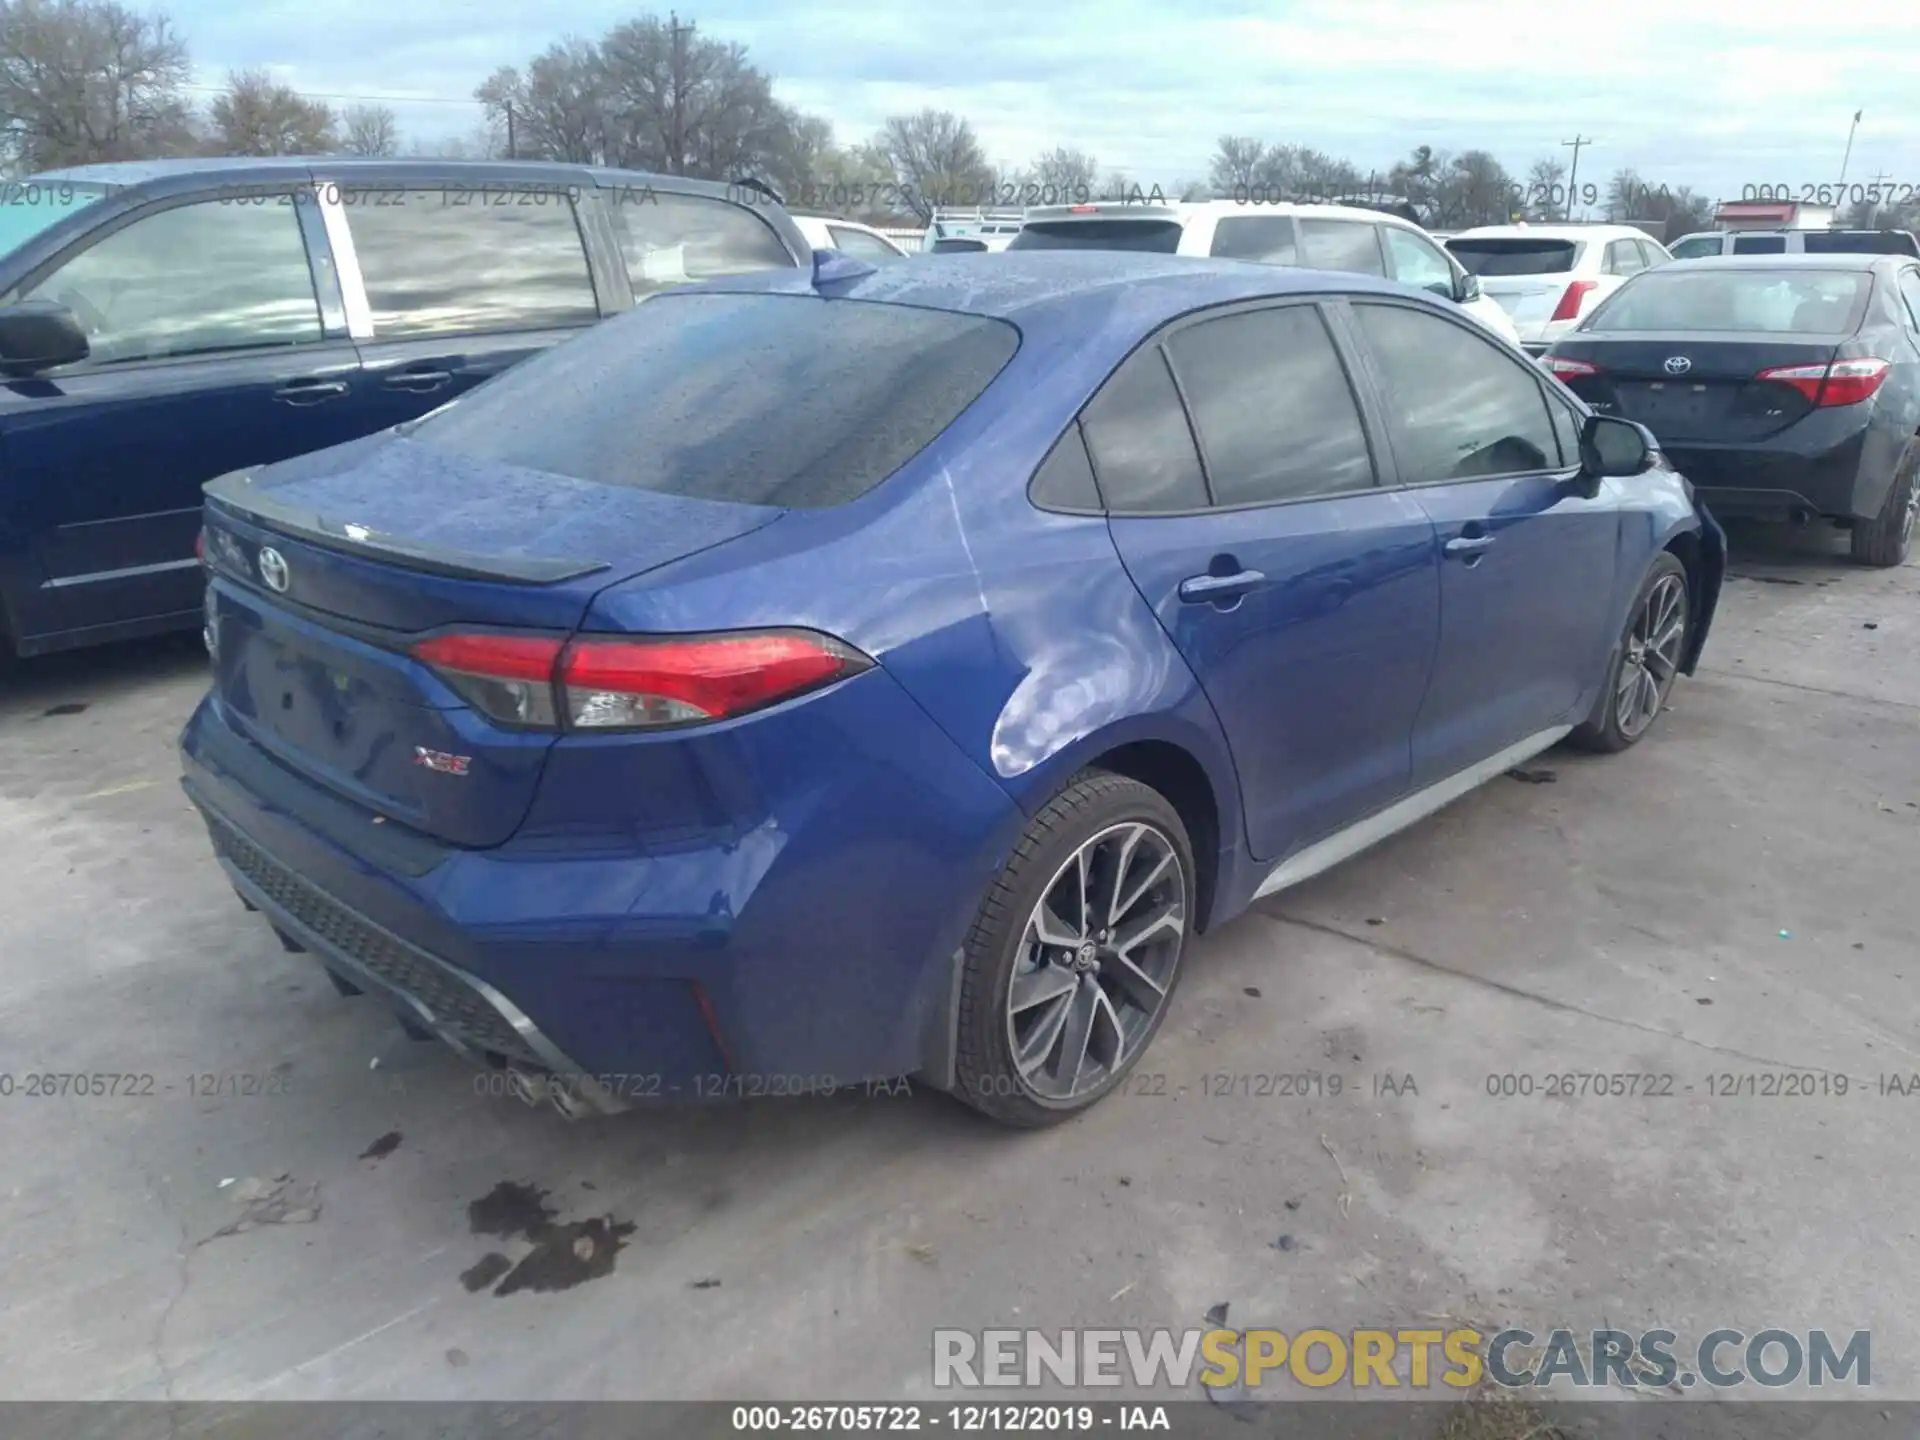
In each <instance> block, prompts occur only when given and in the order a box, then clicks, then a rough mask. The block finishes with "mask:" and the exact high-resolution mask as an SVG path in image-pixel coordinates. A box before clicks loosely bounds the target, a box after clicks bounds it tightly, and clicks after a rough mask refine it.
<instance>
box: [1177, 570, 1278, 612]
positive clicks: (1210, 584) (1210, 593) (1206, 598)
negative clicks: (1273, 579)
mask: <svg viewBox="0 0 1920 1440" xmlns="http://www.w3.org/2000/svg"><path fill="white" fill-rule="evenodd" d="M1266 579H1267V577H1266V576H1264V575H1262V574H1261V573H1260V572H1259V571H1258V570H1242V571H1239V572H1238V573H1237V574H1233V575H1194V576H1190V577H1189V578H1187V579H1185V580H1182V581H1181V582H1180V598H1181V599H1182V600H1185V601H1186V602H1187V603H1188V604H1189V605H1201V604H1207V603H1210V602H1212V601H1215V600H1233V599H1237V598H1238V597H1240V596H1242V595H1244V594H1246V593H1247V592H1248V591H1249V590H1251V589H1253V588H1254V587H1255V586H1256V585H1262V584H1265V583H1266Z"/></svg>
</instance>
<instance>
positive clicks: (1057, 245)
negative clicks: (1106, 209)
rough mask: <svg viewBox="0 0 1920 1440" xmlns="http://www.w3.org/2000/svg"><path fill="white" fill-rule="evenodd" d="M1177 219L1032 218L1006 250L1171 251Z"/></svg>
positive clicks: (1177, 233) (1176, 239)
mask: <svg viewBox="0 0 1920 1440" xmlns="http://www.w3.org/2000/svg"><path fill="white" fill-rule="evenodd" d="M1180 228H1181V227H1180V222H1179V221H1178V220H1033V221H1029V222H1028V223H1027V228H1026V229H1024V230H1022V231H1021V232H1020V233H1019V234H1018V235H1016V236H1014V237H1013V244H1011V245H1009V246H1008V247H1007V248H1008V249H1009V250H1140V251H1145V252H1147V253H1149V254H1153V255H1171V254H1173V253H1174V252H1175V251H1176V250H1178V249H1179V248H1180Z"/></svg>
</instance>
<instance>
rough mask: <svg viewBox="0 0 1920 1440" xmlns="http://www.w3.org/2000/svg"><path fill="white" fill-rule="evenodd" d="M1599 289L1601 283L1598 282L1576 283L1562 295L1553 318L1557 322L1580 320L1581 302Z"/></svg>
mask: <svg viewBox="0 0 1920 1440" xmlns="http://www.w3.org/2000/svg"><path fill="white" fill-rule="evenodd" d="M1599 288H1600V282H1599V281H1598V280H1576V281H1574V282H1573V283H1572V284H1571V285H1569V286H1567V288H1566V290H1565V291H1563V292H1562V293H1561V296H1560V303H1559V305H1558V306H1556V307H1555V309H1554V312H1553V318H1554V319H1555V320H1578V319H1579V318H1580V302H1581V301H1582V300H1584V299H1586V298H1587V295H1588V293H1589V292H1590V291H1593V290H1598V289H1599Z"/></svg>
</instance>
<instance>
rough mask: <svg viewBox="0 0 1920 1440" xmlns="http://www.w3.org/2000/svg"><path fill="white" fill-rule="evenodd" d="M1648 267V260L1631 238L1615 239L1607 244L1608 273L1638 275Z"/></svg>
mask: <svg viewBox="0 0 1920 1440" xmlns="http://www.w3.org/2000/svg"><path fill="white" fill-rule="evenodd" d="M1646 268H1647V262H1646V260H1645V259H1644V258H1642V256H1641V254H1640V247H1639V245H1637V244H1635V243H1634V242H1633V241H1631V240H1615V241H1614V242H1613V243H1612V244H1610V245H1608V246H1607V273H1608V274H1610V275H1638V274H1639V273H1640V272H1641V271H1642V270H1644V269H1646Z"/></svg>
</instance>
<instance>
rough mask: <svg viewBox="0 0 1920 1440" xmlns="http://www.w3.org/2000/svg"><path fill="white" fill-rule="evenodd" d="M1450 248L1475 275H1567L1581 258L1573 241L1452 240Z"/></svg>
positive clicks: (1576, 244)
mask: <svg viewBox="0 0 1920 1440" xmlns="http://www.w3.org/2000/svg"><path fill="white" fill-rule="evenodd" d="M1447 249H1449V250H1451V251H1452V252H1453V253H1454V254H1455V255H1456V256H1458V257H1459V260H1460V263H1461V264H1462V265H1464V266H1466V267H1467V269H1468V270H1469V271H1470V272H1471V273H1473V274H1475V275H1563V274H1565V273H1566V272H1567V271H1569V270H1571V269H1573V266H1574V262H1575V261H1576V260H1578V259H1579V258H1580V245H1579V243H1578V242H1577V241H1573V240H1529V239H1494V238H1492V237H1489V238H1486V239H1471V240H1449V241H1447Z"/></svg>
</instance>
